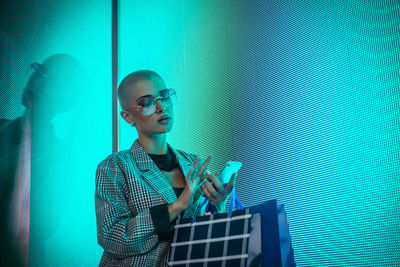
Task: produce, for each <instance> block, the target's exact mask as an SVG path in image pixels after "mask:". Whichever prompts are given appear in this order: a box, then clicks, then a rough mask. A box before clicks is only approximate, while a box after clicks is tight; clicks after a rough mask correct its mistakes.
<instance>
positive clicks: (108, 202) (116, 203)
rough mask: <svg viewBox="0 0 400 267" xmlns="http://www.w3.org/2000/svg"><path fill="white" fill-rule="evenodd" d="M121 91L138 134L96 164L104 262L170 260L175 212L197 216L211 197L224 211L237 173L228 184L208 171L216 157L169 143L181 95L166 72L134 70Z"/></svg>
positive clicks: (145, 263)
mask: <svg viewBox="0 0 400 267" xmlns="http://www.w3.org/2000/svg"><path fill="white" fill-rule="evenodd" d="M118 98H119V101H120V104H121V107H122V109H123V110H122V111H121V116H122V118H123V119H124V120H125V121H126V122H128V123H129V124H130V125H132V126H133V127H136V129H137V132H138V136H139V138H138V140H135V142H134V143H133V145H132V147H131V148H130V149H129V150H124V151H120V152H117V153H113V154H111V155H110V156H108V157H107V158H106V159H105V160H103V161H102V162H101V163H100V164H99V166H98V168H97V172H96V193H95V203H96V217H97V238H98V242H99V244H100V245H101V246H102V247H103V248H104V253H103V256H102V259H101V262H100V265H99V266H167V263H168V255H169V250H170V243H171V230H172V225H173V222H174V221H175V220H176V218H178V217H179V216H183V217H193V216H194V215H195V213H196V211H197V209H198V207H199V206H200V204H201V203H202V202H203V201H204V197H205V196H206V197H207V198H208V199H209V201H210V202H211V203H213V204H214V205H216V206H217V208H218V209H219V210H223V209H224V207H225V204H226V201H227V196H228V195H229V193H230V192H231V191H232V187H233V183H234V178H235V176H234V175H232V178H231V180H230V182H229V183H228V184H227V185H226V186H225V187H223V186H222V185H221V183H220V182H219V181H218V179H217V178H216V176H215V175H214V174H211V173H210V172H209V171H207V166H208V164H209V162H210V160H211V156H209V157H208V158H207V159H206V160H205V161H204V160H202V159H200V158H199V157H198V156H196V155H194V154H188V153H186V152H184V151H181V150H175V149H174V148H172V147H171V146H170V145H169V144H167V135H166V134H167V133H168V132H169V131H170V130H171V128H172V124H173V119H174V116H173V104H174V103H175V98H176V95H175V91H174V90H173V89H167V87H166V85H165V82H164V80H163V79H162V78H161V76H160V75H158V74H157V73H155V72H153V71H148V70H141V71H136V72H133V73H131V74H129V75H128V76H127V77H125V78H124V80H123V81H122V82H121V84H120V86H119V88H118ZM203 195H205V196H203Z"/></svg>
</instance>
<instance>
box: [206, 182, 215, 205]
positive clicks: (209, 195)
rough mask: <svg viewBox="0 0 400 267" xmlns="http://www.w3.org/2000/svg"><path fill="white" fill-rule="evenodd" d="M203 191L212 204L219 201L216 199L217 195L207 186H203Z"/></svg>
mask: <svg viewBox="0 0 400 267" xmlns="http://www.w3.org/2000/svg"><path fill="white" fill-rule="evenodd" d="M203 192H204V194H205V195H206V197H207V199H208V200H209V201H210V202H211V204H213V203H217V202H218V201H217V199H215V197H214V196H213V195H212V194H211V193H210V191H208V189H207V188H206V187H205V186H204V187H203Z"/></svg>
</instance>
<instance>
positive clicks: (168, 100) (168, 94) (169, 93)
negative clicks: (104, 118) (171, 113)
mask: <svg viewBox="0 0 400 267" xmlns="http://www.w3.org/2000/svg"><path fill="white" fill-rule="evenodd" d="M158 100H160V103H161V104H162V105H163V106H164V107H170V106H173V105H175V103H176V92H175V90H174V89H172V88H169V89H164V90H161V91H160V95H159V96H154V95H145V96H142V97H139V98H138V99H137V100H136V104H137V106H135V107H130V108H127V109H125V111H130V110H135V109H138V110H139V111H141V112H142V113H143V115H145V116H147V115H151V114H153V113H154V112H156V106H157V101H158Z"/></svg>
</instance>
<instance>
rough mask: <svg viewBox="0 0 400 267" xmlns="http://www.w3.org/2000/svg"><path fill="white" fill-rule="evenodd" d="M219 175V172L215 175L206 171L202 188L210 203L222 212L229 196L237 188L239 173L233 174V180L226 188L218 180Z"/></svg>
mask: <svg viewBox="0 0 400 267" xmlns="http://www.w3.org/2000/svg"><path fill="white" fill-rule="evenodd" d="M218 173H219V172H216V173H214V174H213V173H211V172H209V171H206V174H205V176H204V184H203V185H202V186H201V189H202V190H203V192H204V194H205V195H206V196H207V198H208V200H209V201H210V203H211V204H214V205H215V206H216V207H217V208H218V210H219V211H221V210H224V209H225V205H226V201H227V200H228V196H229V194H230V193H231V192H232V189H233V187H234V186H235V181H236V176H237V173H234V174H232V176H231V179H230V180H229V182H228V183H227V184H226V185H225V186H223V185H222V183H221V182H220V181H219V180H218V177H217V175H218Z"/></svg>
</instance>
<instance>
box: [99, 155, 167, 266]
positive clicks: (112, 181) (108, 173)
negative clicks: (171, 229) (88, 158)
mask: <svg viewBox="0 0 400 267" xmlns="http://www.w3.org/2000/svg"><path fill="white" fill-rule="evenodd" d="M127 191H128V187H127V184H126V181H125V177H124V174H123V172H122V170H121V168H120V166H119V165H118V163H117V160H116V158H115V157H113V156H110V157H109V158H107V159H105V160H104V161H102V162H101V163H100V164H99V166H98V167H97V171H96V191H95V208H96V223H97V239H98V243H99V245H100V246H102V247H103V249H104V250H105V252H106V253H108V254H110V255H111V256H112V257H114V258H117V259H121V258H125V257H129V256H133V255H138V254H144V253H147V252H149V251H150V250H152V249H153V248H154V247H155V246H156V245H157V243H158V242H159V237H158V235H157V234H156V231H155V226H154V223H153V220H152V216H151V212H150V209H145V210H143V211H141V212H139V213H137V214H136V215H135V216H132V213H131V211H130V210H129V207H128V203H127V201H126V198H125V195H126V193H127ZM138 194H140V192H138Z"/></svg>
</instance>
